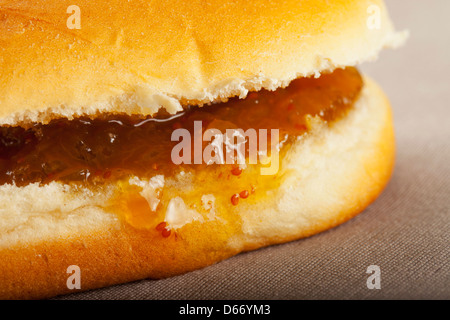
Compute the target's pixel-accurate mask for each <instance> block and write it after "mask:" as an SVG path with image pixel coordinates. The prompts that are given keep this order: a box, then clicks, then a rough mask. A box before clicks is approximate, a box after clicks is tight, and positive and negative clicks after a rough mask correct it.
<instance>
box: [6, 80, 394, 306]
mask: <svg viewBox="0 0 450 320" xmlns="http://www.w3.org/2000/svg"><path fill="white" fill-rule="evenodd" d="M394 150H395V147H394V135H393V128H392V118H391V112H390V106H389V103H388V101H387V99H386V98H385V96H384V94H383V93H382V92H381V90H380V89H379V88H378V87H377V86H376V85H375V84H374V83H373V82H372V81H370V80H367V79H366V80H365V86H364V89H363V92H362V95H361V97H360V98H359V100H358V101H357V103H356V104H355V107H354V109H353V110H352V111H351V112H350V113H349V114H348V115H347V116H346V117H344V118H343V119H341V120H339V121H337V122H336V123H334V124H333V125H332V126H331V127H329V128H328V127H327V126H324V127H318V128H315V129H314V131H313V132H312V133H311V134H310V135H309V136H308V138H307V139H305V140H304V141H303V142H299V143H298V144H296V145H294V146H293V147H292V149H291V150H290V151H289V153H288V155H287V156H286V158H285V159H284V161H286V162H287V164H288V167H290V168H291V169H292V171H290V172H291V173H290V174H289V175H288V177H287V179H286V180H285V181H284V182H283V184H282V185H281V186H280V188H278V189H277V191H276V193H275V194H274V195H271V196H267V197H265V198H263V199H262V200H261V201H260V202H259V203H257V204H253V205H246V206H245V205H244V206H240V207H239V208H238V211H236V212H234V213H233V214H229V213H228V212H222V211H224V210H226V208H220V207H217V208H216V210H217V212H218V213H219V216H220V217H221V219H215V220H208V221H204V222H198V221H196V222H192V223H189V224H186V225H185V226H184V227H182V228H181V229H179V230H177V233H176V236H171V237H169V238H163V237H161V235H160V234H157V233H155V232H150V231H144V230H137V229H134V228H132V227H131V226H129V225H127V224H126V223H124V222H122V221H121V220H114V222H104V223H103V224H102V225H101V226H100V228H99V229H98V231H97V232H89V233H85V234H82V235H78V234H69V235H67V236H65V237H64V236H61V237H60V238H58V239H53V240H51V241H50V240H49V239H47V240H42V241H36V240H32V241H29V242H28V243H27V242H26V239H22V241H25V242H22V243H21V244H20V243H17V244H16V245H7V246H3V247H2V248H0V257H1V259H0V283H1V286H0V298H3V299H5V298H7V299H17V298H44V297H51V296H55V295H57V294H64V293H68V292H73V291H70V290H68V289H67V287H66V281H67V278H68V276H69V275H68V274H67V273H66V270H67V267H68V266H69V265H78V266H79V267H80V268H81V287H82V290H88V289H92V288H98V287H104V286H108V285H112V284H116V283H123V282H128V281H132V280H137V279H143V278H161V277H168V276H173V275H176V274H181V273H184V272H188V271H190V270H195V269H198V268H201V267H205V266H208V265H211V264H213V263H215V262H217V261H220V260H222V259H225V258H228V257H230V256H232V255H235V254H237V253H239V252H242V251H246V250H253V249H256V248H260V247H262V246H266V245H271V244H275V243H283V242H287V241H291V240H295V239H299V238H303V237H306V236H310V235H312V234H315V233H317V232H321V231H323V230H326V229H328V228H331V227H334V226H336V225H338V224H340V223H342V222H344V221H346V220H348V219H350V218H352V217H353V216H355V215H356V214H358V213H359V212H361V211H362V210H363V209H364V208H366V207H367V206H368V205H369V204H370V203H371V202H372V201H373V200H374V199H375V198H376V197H377V196H378V195H379V194H380V192H381V191H382V190H383V188H384V187H385V185H386V183H387V182H388V180H389V177H390V175H391V172H392V167H393V163H394V153H395V152H394ZM323 168H335V170H331V171H330V170H324V169H323ZM317 190H322V192H318V191H317ZM323 190H327V192H323ZM19 191H20V190H17V192H19ZM37 196H39V195H37ZM221 212H222V213H223V215H220V213H221ZM236 214H237V215H236ZM224 219H225V220H224ZM44 231H45V230H43V231H42V236H41V238H43V239H46V237H48V236H45V232H44ZM153 231H154V230H153Z"/></svg>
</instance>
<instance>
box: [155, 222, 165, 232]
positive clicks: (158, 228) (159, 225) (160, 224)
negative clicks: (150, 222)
mask: <svg viewBox="0 0 450 320" xmlns="http://www.w3.org/2000/svg"><path fill="white" fill-rule="evenodd" d="M166 226H167V223H166V222H165V221H163V222H161V223H159V224H158V225H157V226H156V228H155V229H156V230H158V231H162V230H164V229H165V228H166Z"/></svg>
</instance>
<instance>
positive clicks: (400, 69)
mask: <svg viewBox="0 0 450 320" xmlns="http://www.w3.org/2000/svg"><path fill="white" fill-rule="evenodd" d="M388 7H389V8H390V11H391V15H392V18H393V20H394V21H395V24H396V26H397V27H398V29H404V28H407V29H409V30H410V32H411V37H410V39H409V41H408V43H407V45H406V46H405V47H403V48H401V49H399V50H397V51H386V52H384V53H382V54H381V56H380V59H379V60H378V61H377V62H375V63H371V64H365V65H363V66H362V67H361V69H362V70H363V71H364V72H365V73H366V74H368V75H371V76H372V77H373V78H375V79H376V80H377V81H378V83H380V84H381V86H382V87H383V88H384V89H385V91H386V93H387V94H388V96H389V97H390V99H391V102H392V105H393V109H394V117H395V125H396V135H397V144H398V150H397V152H398V153H397V162H396V168H395V172H394V176H393V178H392V180H391V182H390V184H389V186H388V187H387V189H386V190H385V192H384V193H383V194H382V195H381V196H380V198H378V200H377V201H376V202H375V203H374V204H373V205H371V206H370V207H369V208H368V209H367V210H366V211H365V212H364V213H362V214H361V215H359V216H358V217H356V218H355V219H353V220H351V221H349V222H347V223H345V224H344V225H341V226H339V227H337V228H335V229H333V230H329V231H327V232H324V233H322V234H319V235H316V236H313V237H311V238H308V239H304V240H300V241H296V242H292V243H288V244H285V245H278V246H273V247H269V248H265V249H261V250H257V251H254V252H249V253H245V254H241V255H238V256H236V257H233V258H231V259H229V260H226V261H223V262H221V263H218V264H216V265H214V266H211V267H208V268H205V269H202V270H198V271H195V272H192V273H189V274H185V275H182V276H178V277H174V278H170V279H165V280H159V281H150V280H144V281H139V282H135V283H131V284H124V285H119V286H115V287H110V288H105V289H100V290H95V291H91V292H85V293H80V294H73V295H69V296H65V297H64V298H70V299H367V298H369V299H406V298H408V299H436V298H441V299H450V268H449V260H450V253H449V247H450V241H449V240H450V236H449V230H450V106H449V104H450V80H449V79H450V68H449V65H450V63H449V59H450V35H449V30H450V23H449V18H448V13H449V12H450V1H448V0H441V1H437V0H435V1H420V0H414V1H411V0H391V1H388ZM373 264H375V265H378V266H380V268H381V290H369V289H367V287H366V279H367V277H368V274H366V268H367V267H368V266H369V265H373Z"/></svg>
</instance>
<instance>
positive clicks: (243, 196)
mask: <svg viewBox="0 0 450 320" xmlns="http://www.w3.org/2000/svg"><path fill="white" fill-rule="evenodd" d="M248 195H249V193H248V191H247V190H244V191H241V192H240V193H239V197H241V198H242V199H247V198H248Z"/></svg>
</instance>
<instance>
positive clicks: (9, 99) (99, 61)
mask: <svg viewBox="0 0 450 320" xmlns="http://www.w3.org/2000/svg"><path fill="white" fill-rule="evenodd" d="M76 4H77V6H78V7H79V8H80V21H81V29H68V27H67V20H68V18H69V17H70V16H71V14H68V13H66V12H67V8H68V7H69V6H70V5H73V1H68V0H60V1H44V0H33V1H12V0H5V1H1V3H0V124H17V123H19V124H23V123H24V122H38V121H42V122H47V121H49V120H50V119H52V118H54V117H58V116H63V117H68V118H71V117H72V116H75V115H80V114H89V115H95V114H96V113H98V112H126V113H128V114H143V115H151V114H154V113H155V112H156V111H157V110H158V109H159V108H160V107H164V108H166V109H167V111H168V112H170V113H175V112H176V111H179V110H181V108H182V106H184V105H186V104H198V103H208V102H212V101H218V100H226V99H227V98H229V97H230V96H235V95H239V96H241V97H245V96H246V94H247V92H248V91H249V90H260V89H261V88H267V89H271V90H274V89H275V88H277V87H280V86H286V85H287V84H288V83H289V82H290V81H291V80H293V79H295V78H298V77H302V76H309V75H314V74H315V75H318V74H320V73H321V72H323V71H329V70H332V69H334V68H337V67H343V66H353V65H356V64H358V63H360V62H362V61H366V60H368V59H371V58H374V57H375V56H376V55H377V54H378V52H379V51H380V49H381V48H382V47H385V46H396V45H398V44H400V43H401V42H402V40H403V38H404V34H396V33H394V32H393V28H392V25H391V22H390V20H389V17H388V15H387V12H386V9H385V6H384V4H383V2H382V1H381V0H335V1H315V0H304V1H295V0H290V1H283V2H280V1H276V0H273V1H272V0H271V1H256V0H247V1H226V0H218V1H212V2H208V3H206V2H204V1H184V0H178V1H177V0H170V1H167V0H157V1H138V0H131V1H122V0H111V1H103V2H95V1H88V0H79V1H77V2H76ZM373 6H375V7H376V8H378V9H379V12H378V11H376V10H375V11H374V12H372V11H370V8H373ZM378 13H379V22H380V23H379V25H377V24H376V25H375V26H374V27H371V28H369V27H368V21H369V18H370V17H371V16H370V15H371V14H378ZM72 14H73V13H72ZM375 18H377V17H375ZM378 26H379V28H378Z"/></svg>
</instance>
